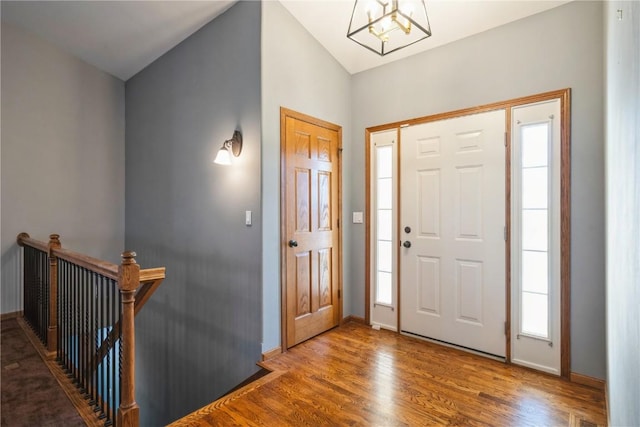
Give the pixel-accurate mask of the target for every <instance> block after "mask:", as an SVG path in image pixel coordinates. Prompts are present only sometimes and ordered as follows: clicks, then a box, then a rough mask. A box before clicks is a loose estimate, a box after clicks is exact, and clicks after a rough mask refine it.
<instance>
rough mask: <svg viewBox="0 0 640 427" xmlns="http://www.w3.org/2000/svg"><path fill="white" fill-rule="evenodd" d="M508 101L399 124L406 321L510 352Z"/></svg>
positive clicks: (437, 335)
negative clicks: (485, 109) (493, 108)
mask: <svg viewBox="0 0 640 427" xmlns="http://www.w3.org/2000/svg"><path fill="white" fill-rule="evenodd" d="M504 142H505V111H504V110H498V111H492V112H488V113H481V114H474V115H469V116H462V117H457V118H453V119H447V120H441V121H436V122H429V123H424V124H419V125H414V126H410V127H405V128H402V130H401V177H400V178H401V183H402V186H401V190H400V199H401V223H400V228H401V229H400V233H401V234H400V240H401V241H402V245H401V247H400V254H401V255H400V262H401V267H400V273H401V283H400V289H401V329H402V330H403V331H405V332H410V333H412V334H416V335H420V336H424V337H428V338H433V339H436V340H439V341H444V342H448V343H452V344H456V345H459V346H463V347H467V348H470V349H474V350H478V351H481V352H485V353H489V354H492V355H496V356H500V357H504V356H505V354H506V336H505V320H506V303H505V299H506V285H505V271H506V268H505V203H506V201H505V144H504Z"/></svg>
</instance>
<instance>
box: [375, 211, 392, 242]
mask: <svg viewBox="0 0 640 427" xmlns="http://www.w3.org/2000/svg"><path fill="white" fill-rule="evenodd" d="M392 236H393V214H392V211H391V210H389V209H380V210H379V211H378V235H377V238H378V240H391V237H392Z"/></svg>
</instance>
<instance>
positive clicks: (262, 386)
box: [172, 322, 606, 426]
mask: <svg viewBox="0 0 640 427" xmlns="http://www.w3.org/2000/svg"><path fill="white" fill-rule="evenodd" d="M263 365H264V366H265V367H266V368H267V369H270V370H273V372H272V373H270V374H268V375H266V376H264V377H262V378H260V379H259V380H257V381H256V382H254V383H252V384H250V385H248V386H247V387H245V388H242V389H240V390H237V391H236V392H234V393H232V394H230V395H228V396H226V397H224V398H222V399H221V400H219V401H217V402H214V403H212V404H211V405H209V406H207V407H204V408H202V409H201V410H199V411H197V412H194V413H193V414H191V415H188V416H186V417H185V418H182V419H181V420H178V421H176V422H175V423H174V424H172V425H175V426H183V425H190V426H197V425H201V426H208V425H249V426H255V425H267V426H301V425H313V426H318V425H367V426H369V425H373V426H401V425H407V426H419V425H444V424H453V425H464V426H481V425H482V426H485V425H496V426H529V425H531V426H567V425H572V426H593V425H606V413H605V404H604V394H603V392H602V391H600V390H597V389H594V388H590V387H587V386H583V385H579V384H576V383H571V382H569V381H566V380H563V379H560V378H557V377H552V376H549V375H546V374H541V373H537V372H535V371H531V370H528V369H525V368H520V367H517V366H513V365H506V364H504V363H501V362H497V361H493V360H489V359H486V358H483V357H480V356H476V355H473V354H469V353H466V352H462V351H459V350H454V349H451V348H447V347H443V346H439V345H435V344H431V343H428V342H425V341H421V340H418V339H415V338H410V337H406V336H401V335H399V334H396V333H392V332H388V331H384V330H383V331H376V330H373V329H371V328H368V327H366V326H364V325H362V324H359V323H355V322H350V323H347V324H346V325H343V326H341V327H338V328H336V329H333V330H331V331H329V332H327V333H325V334H323V335H320V336H318V337H316V338H314V339H311V340H309V341H306V342H304V343H302V344H299V345H298V346H296V347H294V348H292V349H291V350H289V351H288V352H287V353H284V354H282V355H279V356H277V357H275V358H273V359H270V360H268V361H266V362H263Z"/></svg>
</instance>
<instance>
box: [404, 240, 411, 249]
mask: <svg viewBox="0 0 640 427" xmlns="http://www.w3.org/2000/svg"><path fill="white" fill-rule="evenodd" d="M402 246H404V247H405V248H410V247H411V242H410V241H408V240H405V241H404V243H403V244H402Z"/></svg>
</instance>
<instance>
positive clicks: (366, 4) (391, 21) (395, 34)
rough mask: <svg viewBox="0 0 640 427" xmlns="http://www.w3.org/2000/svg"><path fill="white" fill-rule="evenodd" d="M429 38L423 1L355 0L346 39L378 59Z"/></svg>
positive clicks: (428, 27) (427, 20)
mask: <svg viewBox="0 0 640 427" xmlns="http://www.w3.org/2000/svg"><path fill="white" fill-rule="evenodd" d="M430 36H431V26H430V25H429V18H428V17H427V8H426V6H425V5H424V0H356V1H355V4H354V5H353V13H352V14H351V22H350V23H349V30H348V31H347V37H348V38H350V39H351V40H353V41H354V42H356V43H358V44H359V45H361V46H363V47H365V48H367V49H369V50H370V51H372V52H375V53H377V54H378V55H380V56H384V55H387V54H389V53H391V52H395V51H397V50H400V49H402V48H405V47H407V46H410V45H412V44H414V43H417V42H419V41H420V40H424V39H426V38H427V37H430Z"/></svg>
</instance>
